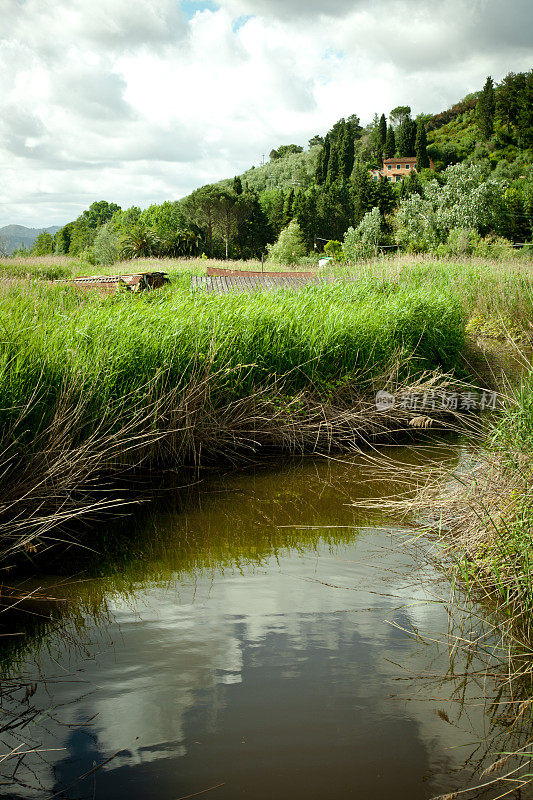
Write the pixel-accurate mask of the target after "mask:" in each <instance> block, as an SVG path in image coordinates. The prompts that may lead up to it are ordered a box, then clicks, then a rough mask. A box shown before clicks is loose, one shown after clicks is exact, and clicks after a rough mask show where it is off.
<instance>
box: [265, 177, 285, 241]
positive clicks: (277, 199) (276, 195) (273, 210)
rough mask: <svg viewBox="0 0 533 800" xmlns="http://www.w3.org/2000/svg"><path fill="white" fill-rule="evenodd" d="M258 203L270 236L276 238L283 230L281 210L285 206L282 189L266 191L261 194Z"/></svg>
mask: <svg viewBox="0 0 533 800" xmlns="http://www.w3.org/2000/svg"><path fill="white" fill-rule="evenodd" d="M259 202H260V204H261V208H262V209H263V211H264V213H265V215H266V218H267V220H268V224H269V227H270V229H271V231H272V235H273V236H274V237H278V236H279V234H280V233H281V230H282V228H283V208H284V206H285V194H284V192H283V189H267V190H266V191H264V192H262V193H261V197H260V198H259Z"/></svg>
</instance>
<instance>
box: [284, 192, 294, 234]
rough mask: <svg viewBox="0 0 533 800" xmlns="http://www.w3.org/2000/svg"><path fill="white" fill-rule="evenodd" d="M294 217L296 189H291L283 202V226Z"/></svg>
mask: <svg viewBox="0 0 533 800" xmlns="http://www.w3.org/2000/svg"><path fill="white" fill-rule="evenodd" d="M293 219H294V189H291V190H290V192H289V194H288V195H287V197H286V198H285V203H284V204H283V227H284V228H285V227H286V226H287V225H288V224H289V222H292V221H293Z"/></svg>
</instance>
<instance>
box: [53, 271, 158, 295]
mask: <svg viewBox="0 0 533 800" xmlns="http://www.w3.org/2000/svg"><path fill="white" fill-rule="evenodd" d="M58 283H65V284H69V285H70V286H73V287H75V288H76V289H82V290H85V289H97V290H98V291H99V292H101V293H102V294H114V293H115V292H116V291H118V290H119V289H123V290H125V291H127V292H143V291H145V290H150V289H160V288H161V286H164V285H165V283H169V278H168V275H167V274H166V272H135V273H133V274H132V275H88V276H87V277H82V278H68V279H67V280H63V281H58Z"/></svg>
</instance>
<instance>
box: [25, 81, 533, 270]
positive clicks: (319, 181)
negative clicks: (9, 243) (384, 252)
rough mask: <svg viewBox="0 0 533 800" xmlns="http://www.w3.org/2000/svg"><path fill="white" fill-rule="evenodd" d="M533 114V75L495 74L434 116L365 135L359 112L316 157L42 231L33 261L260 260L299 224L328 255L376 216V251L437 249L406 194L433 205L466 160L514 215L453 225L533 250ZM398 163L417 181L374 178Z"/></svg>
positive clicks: (313, 150) (391, 121)
mask: <svg viewBox="0 0 533 800" xmlns="http://www.w3.org/2000/svg"><path fill="white" fill-rule="evenodd" d="M532 109H533V72H532V71H530V72H527V73H525V72H524V73H518V74H514V73H509V74H508V75H507V76H505V78H503V80H502V81H501V82H500V83H497V84H494V82H493V80H492V78H490V77H489V78H487V80H486V82H485V85H484V87H483V89H482V90H481V91H480V92H477V93H474V94H471V95H468V96H467V97H465V98H464V99H463V100H461V101H460V102H459V103H456V104H455V105H453V106H452V107H451V108H449V109H447V110H446V111H443V112H440V113H439V114H435V115H429V114H419V115H418V116H417V118H416V119H412V117H411V108H410V107H409V106H407V105H405V106H397V107H396V108H394V109H392V110H391V111H390V112H389V116H388V121H387V117H386V116H385V114H384V113H381V114H377V113H376V114H375V115H374V117H373V120H372V122H371V123H370V124H369V125H367V126H366V127H364V128H363V127H362V126H361V124H360V120H359V117H358V116H357V115H356V114H352V115H351V116H349V117H347V118H346V119H344V118H343V119H340V120H339V121H338V122H336V123H335V124H334V125H333V127H332V128H331V130H330V131H328V132H327V133H326V134H325V136H319V135H316V136H314V137H312V138H311V139H310V140H309V149H308V150H304V148H303V147H302V146H301V145H298V144H288V145H281V146H279V147H277V148H275V149H273V150H272V151H271V153H270V161H269V163H267V164H264V165H263V166H261V167H257V168H251V169H250V170H248V171H246V172H245V173H244V174H243V175H240V176H236V177H235V178H234V179H226V180H224V181H221V182H220V183H217V184H209V185H207V186H203V187H201V188H199V189H197V190H196V191H194V192H192V194H191V195H189V196H188V197H186V198H183V199H182V200H180V201H167V202H165V203H162V204H161V205H152V206H150V207H149V208H147V209H144V210H141V209H140V208H137V207H135V206H133V207H132V208H129V209H125V210H121V209H119V208H118V206H116V205H115V204H114V203H108V202H106V201H99V202H97V203H93V204H92V205H91V206H90V208H89V209H87V210H86V211H84V212H83V213H82V214H81V215H80V216H79V217H78V219H77V220H75V221H73V222H70V223H68V224H67V225H65V226H64V227H63V228H62V229H61V230H60V231H58V232H57V233H56V234H55V235H54V236H51V235H50V234H49V233H45V232H43V233H42V234H41V235H40V236H39V238H38V240H37V241H36V243H35V245H34V247H33V250H32V252H31V254H32V255H40V256H45V255H47V254H52V253H54V254H58V255H59V254H65V255H71V256H79V257H80V258H81V260H82V261H85V262H89V263H92V264H93V265H96V264H104V265H108V264H112V263H114V262H115V261H117V260H118V259H121V258H145V257H148V256H157V257H164V258H168V257H171V258H175V257H179V256H189V257H192V256H200V255H202V254H207V255H208V256H209V257H211V258H226V259H228V258H238V259H240V260H243V259H250V258H252V259H253V258H260V257H261V256H262V255H264V254H265V253H266V251H267V246H268V245H272V244H274V242H276V240H277V239H278V237H279V235H280V233H281V231H282V230H283V229H284V228H286V227H287V226H288V225H289V224H290V223H291V222H296V223H298V225H299V227H300V230H301V232H302V235H303V240H304V244H305V248H306V252H307V253H309V252H311V251H313V252H315V251H320V249H321V245H322V243H323V242H327V241H329V240H337V241H342V240H343V238H344V236H345V234H346V232H347V231H348V230H349V229H350V228H353V229H356V228H357V226H358V225H359V224H360V223H361V221H362V220H363V218H364V216H365V214H368V213H370V212H371V211H372V209H374V208H378V209H379V213H380V214H381V217H382V223H381V229H380V237H379V241H378V246H379V247H392V246H394V247H396V246H399V247H400V248H407V249H410V250H419V249H420V247H421V246H422V247H423V248H425V249H426V250H431V249H433V247H436V246H437V245H442V244H445V242H446V237H445V236H444V237H443V236H442V235H441V234H440V233H439V235H438V236H437V237H436V238H435V237H433V238H432V237H429V239H430V240H429V241H427V237H424V236H422V237H421V236H420V235H419V234H420V232H419V231H413V232H410V231H409V230H408V229H406V227H405V225H404V224H403V222H402V223H400V225H399V226H398V224H397V223H398V219H399V218H401V217H404V216H405V214H404V211H405V204H406V202H407V199H408V198H409V197H411V196H413V195H415V194H416V195H420V196H423V195H425V196H426V197H427V196H428V194H434V193H435V192H436V190H437V189H438V188H439V187H445V186H446V184H447V183H448V181H449V178H450V176H453V175H454V174H455V173H453V171H452V172H450V171H448V170H447V168H448V167H450V166H452V165H457V164H461V165H463V167H464V168H465V170H467V171H468V169H471V170H473V171H474V172H475V170H476V169H477V170H481V171H482V172H483V174H484V177H485V179H487V180H488V179H489V177H492V178H494V180H496V181H500V187H501V190H502V193H505V204H504V205H505V208H502V209H500V210H499V212H498V213H499V215H497V216H496V217H495V218H494V220H493V222H492V223H491V227H490V229H489V230H487V227H486V225H485V223H484V221H482V222H480V223H479V224H477V223H474V224H473V226H471V225H470V223H469V224H468V225H465V224H463V223H461V224H460V225H456V226H454V227H461V228H463V227H465V226H466V227H469V228H470V227H472V230H475V231H476V232H477V233H478V234H480V235H481V236H484V235H485V234H486V233H489V234H491V235H495V236H499V237H503V238H505V239H507V240H509V242H511V243H519V244H523V243H524V242H531V240H532V238H533V228H532V226H533V211H532V208H533V166H532V147H533V111H532ZM394 156H398V157H405V156H412V157H413V158H415V157H416V162H417V168H418V174H417V175H416V176H415V177H412V176H410V177H409V178H408V179H405V180H398V181H396V180H395V181H394V183H393V182H390V181H388V180H387V179H386V178H380V179H379V180H372V177H371V173H370V170H372V169H375V168H380V167H381V164H382V158H383V157H387V158H393V157H394ZM430 159H431V162H430ZM430 163H431V164H432V166H433V167H434V169H429V167H430ZM465 174H466V173H465ZM471 174H474V173H473V172H472V173H471ZM389 177H390V176H389ZM448 232H449V229H448V230H447V231H446V233H448ZM25 254H27V253H26V251H24V252H22V251H21V252H19V253H16V255H25Z"/></svg>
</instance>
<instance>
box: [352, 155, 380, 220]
mask: <svg viewBox="0 0 533 800" xmlns="http://www.w3.org/2000/svg"><path fill="white" fill-rule="evenodd" d="M352 192H353V220H354V222H355V225H358V224H359V223H360V222H361V220H362V219H363V217H364V215H365V214H366V213H367V211H370V210H371V209H372V208H373V207H374V205H375V202H374V199H375V191H374V183H373V181H372V178H371V177H370V173H369V171H368V169H367V167H366V165H365V164H362V163H360V162H358V163H357V165H356V167H355V173H354V178H353V190H352Z"/></svg>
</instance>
